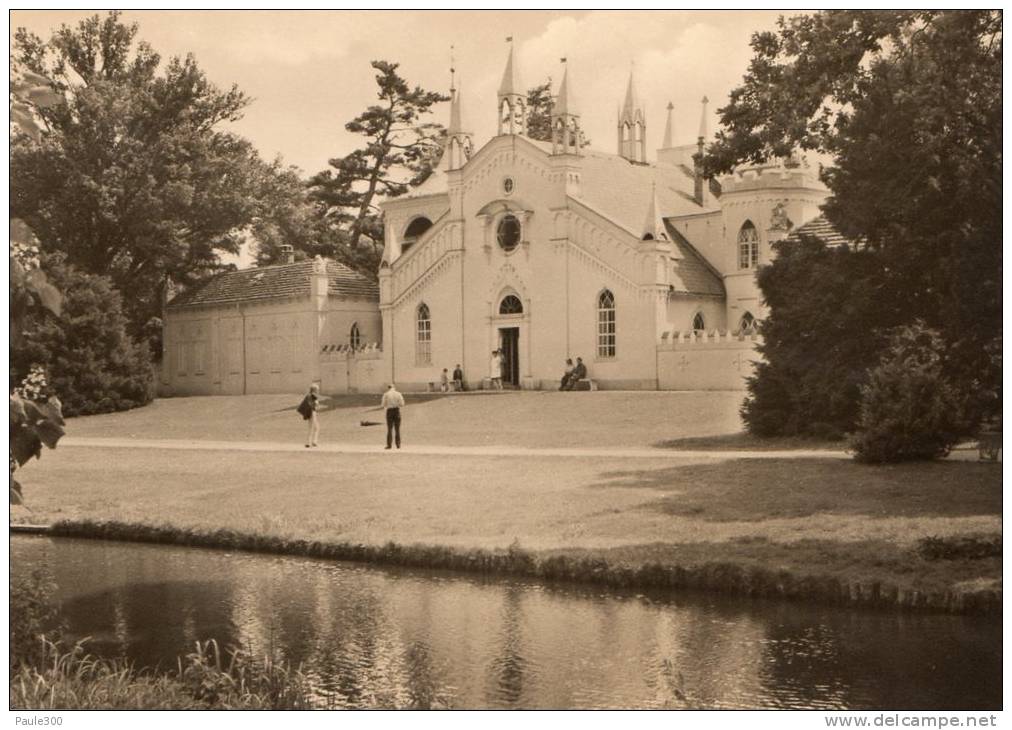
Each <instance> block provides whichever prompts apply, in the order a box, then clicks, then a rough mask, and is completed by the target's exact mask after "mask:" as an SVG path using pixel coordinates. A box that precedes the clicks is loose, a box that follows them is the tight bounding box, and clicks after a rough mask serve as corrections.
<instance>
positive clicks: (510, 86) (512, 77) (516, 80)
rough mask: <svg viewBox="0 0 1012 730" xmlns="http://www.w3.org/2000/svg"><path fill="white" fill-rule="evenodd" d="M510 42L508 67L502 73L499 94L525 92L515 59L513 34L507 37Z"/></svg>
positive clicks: (506, 94)
mask: <svg viewBox="0 0 1012 730" xmlns="http://www.w3.org/2000/svg"><path fill="white" fill-rule="evenodd" d="M506 40H507V41H508V42H509V44H510V54H509V57H508V58H507V59H506V69H505V70H504V71H503V74H502V82H501V83H500V84H499V96H500V97H502V96H508V95H513V94H523V93H524V90H523V86H521V85H520V70H519V69H518V68H517V65H516V63H514V61H513V36H510V37H509V38H507V39H506Z"/></svg>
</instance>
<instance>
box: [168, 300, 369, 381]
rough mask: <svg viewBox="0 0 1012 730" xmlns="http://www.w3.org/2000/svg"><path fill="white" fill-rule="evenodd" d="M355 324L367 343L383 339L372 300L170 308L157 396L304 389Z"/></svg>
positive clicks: (315, 379)
mask: <svg viewBox="0 0 1012 730" xmlns="http://www.w3.org/2000/svg"><path fill="white" fill-rule="evenodd" d="M355 322H357V323H358V326H359V331H360V333H361V336H362V343H363V345H368V344H373V345H376V344H378V343H380V342H381V341H382V337H383V333H382V324H381V320H380V314H379V311H378V310H377V307H376V303H375V302H370V301H368V300H360V299H344V298H338V297H327V298H326V300H325V301H324V302H323V304H322V307H320V308H317V306H315V305H314V301H313V298H311V297H310V298H302V299H295V300H284V301H272V302H267V303H246V304H242V305H232V306H221V307H194V308H184V309H178V310H169V311H168V312H167V313H166V316H165V329H164V343H163V347H164V351H163V360H162V373H161V380H160V387H159V392H160V393H161V394H162V395H241V394H243V393H298V392H302V391H304V390H305V389H306V388H307V387H308V386H309V384H310V383H312V382H315V381H318V380H319V379H320V377H321V372H320V358H319V353H320V351H321V349H322V347H323V346H324V345H330V346H334V345H347V344H348V337H349V334H350V331H351V325H352V323H355ZM369 377H370V378H371V376H369ZM384 377H385V376H384ZM368 382H370V383H371V379H370V380H369V381H368Z"/></svg>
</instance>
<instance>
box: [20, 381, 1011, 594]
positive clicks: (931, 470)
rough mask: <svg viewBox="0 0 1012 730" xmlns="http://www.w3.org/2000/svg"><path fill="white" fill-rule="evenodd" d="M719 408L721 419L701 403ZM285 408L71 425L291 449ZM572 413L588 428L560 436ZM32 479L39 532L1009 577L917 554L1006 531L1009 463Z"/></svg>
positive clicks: (111, 472) (923, 584) (414, 457)
mask: <svg viewBox="0 0 1012 730" xmlns="http://www.w3.org/2000/svg"><path fill="white" fill-rule="evenodd" d="M643 395H647V396H649V397H641V396H643ZM599 396H604V397H600V398H599ZM623 396H627V397H623ZM731 396H733V397H731ZM739 397H740V396H738V395H734V394H697V393H692V394H656V393H651V394H619V393H587V394H568V393H567V394H560V393H522V394H518V393H512V394H506V395H501V396H500V395H495V396H483V395H476V396H449V397H447V396H442V397H436V398H429V399H428V400H425V401H422V400H415V399H412V400H413V402H412V401H409V406H408V407H407V409H406V411H405V438H406V439H407V442H408V444H411V443H431V444H454V443H459V442H463V443H469V444H490V443H491V444H495V443H500V444H508V445H522V446H529V447H531V448H536V447H537V446H557V445H566V446H582V447H595V446H597V447H601V446H618V445H628V446H645V445H649V444H651V443H656V442H657V441H658V436H659V435H661V434H663V433H667V434H669V435H671V436H672V437H673V438H689V434H690V433H691V432H692V431H693V430H694V429H699V430H700V431H704V432H705V431H710V432H712V433H714V434H715V435H719V434H720V433H721V431H723V433H724V434H725V435H730V434H734V433H736V432H737V431H738V430H740V423H739V422H738V421H737V415H736V414H737V404H736V402H734V401H735V400H736V399H737V398H739ZM708 398H710V399H711V400H712V402H713V404H714V407H713V408H712V409H707V408H706V402H707V399H708ZM292 400H293V398H292V397H285V396H262V397H249V398H245V399H230V398H185V399H173V400H169V401H159V402H157V403H156V404H155V405H154V406H152V407H150V408H147V409H139V410H137V411H132V412H127V413H122V414H113V415H109V416H95V417H90V418H80V419H73V420H71V421H70V422H69V423H68V433H69V434H71V435H73V436H91V437H96V436H109V437H112V436H117V437H131V436H132V437H135V438H211V439H215V440H246V439H248V440H251V441H261V440H270V439H280V440H288V441H292V440H294V441H295V442H296V443H297V442H298V441H299V440H301V438H302V427H301V422H300V421H299V420H298V418H297V417H296V416H295V415H294V414H293V413H292V412H290V409H291V407H293V406H292V404H291V403H290V401H292ZM363 407H370V401H369V400H368V399H365V398H362V399H360V400H356V399H351V398H349V399H347V400H344V401H336V402H335V403H334V407H333V408H332V410H329V411H327V412H326V413H325V414H324V422H323V424H324V425H323V439H324V440H325V441H326V440H327V439H328V438H330V439H333V440H335V441H352V442H355V443H377V442H378V440H381V439H382V435H383V432H382V430H381V429H379V428H362V427H360V426H358V425H357V423H358V420H359V419H360V418H362V417H363V415H362V410H363ZM542 411H543V412H544V413H545V414H546V415H544V417H542V416H540V415H539V414H540V413H541V412H542ZM693 414H696V415H695V417H696V418H697V419H698V420H697V422H694V421H693V418H694V416H693ZM524 420H526V422H527V424H528V426H527V428H526V429H525V428H522V427H521V424H520V422H522V421H524ZM569 421H572V422H573V423H579V424H581V425H580V426H579V427H575V426H574V427H572V428H567V427H565V424H566V423H567V422H569ZM497 423H505V424H506V425H505V426H503V427H502V428H498V427H497V426H496V424H497ZM293 424H294V425H293ZM345 434H347V435H348V436H349V437H348V438H347V439H346V438H345V437H344V436H345ZM282 437H284V438H283V439H282ZM356 438H358V439H362V441H355V440H354V439H356ZM365 439H368V440H369V441H366V440H365ZM733 448H735V449H740V448H741V446H740V445H739V444H737V443H736V444H735V446H734V447H733ZM781 448H782V447H781ZM806 448H809V447H806ZM20 476H21V477H22V483H23V484H24V489H25V495H26V498H27V500H28V507H29V508H30V510H31V511H28V510H26V509H22V508H14V510H13V512H12V519H13V520H14V521H19V522H27V523H48V522H53V521H57V520H91V521H118V522H124V523H133V524H141V525H149V526H151V525H154V526H165V525H168V526H172V527H175V528H178V529H180V530H188V531H194V532H197V533H211V532H214V531H215V530H217V529H219V528H225V529H229V530H234V531H238V532H243V533H248V534H255V535H264V536H270V537H275V538H283V539H290V540H317V541H323V542H333V543H338V542H340V543H354V544H367V545H383V544H384V543H386V542H389V541H393V542H396V543H398V544H401V545H414V544H418V545H430V546H431V545H437V546H445V547H448V548H452V549H456V550H470V549H485V550H499V549H505V548H507V547H509V546H511V545H513V546H514V547H516V546H519V547H521V548H523V549H524V550H527V551H530V552H532V553H534V554H536V555H540V556H551V555H559V554H565V555H570V556H577V557H579V556H588V557H594V558H604V559H606V560H608V561H609V562H612V563H621V564H623V565H633V566H635V565H642V564H644V563H646V562H659V563H661V564H668V565H681V566H689V565H701V564H705V563H715V562H716V563H731V564H734V565H739V566H746V567H749V566H754V567H761V568H764V569H768V570H784V571H788V572H791V573H792V574H795V575H801V576H835V577H838V578H842V579H846V580H855V581H871V582H885V583H888V584H890V585H892V586H896V587H899V588H901V589H917V590H923V591H943V592H944V591H951V590H958V588H959V587H960V586H967V585H988V586H992V587H993V586H994V585H995V584H996V583H997V584H998V585H1000V583H999V581H1000V576H1001V562H1000V559H998V558H985V559H976V560H969V559H957V560H928V559H926V558H924V557H922V556H921V555H920V554H919V552H918V544H919V541H921V540H922V539H924V538H927V537H941V538H957V537H959V536H966V535H992V536H993V535H996V534H1000V532H1001V467H1000V465H998V464H983V463H975V462H938V463H926V464H907V465H897V466H886V467H872V466H865V465H860V464H857V463H853V462H849V461H846V460H840V459H834V458H826V459H821V458H814V459H788V458H764V459H758V458H757V459H747V458H730V457H727V458H724V457H719V456H715V455H707V456H705V457H704V455H699V456H696V457H689V456H686V457H683V458H672V456H671V455H670V454H669V455H667V456H666V457H665V458H653V457H639V458H621V459H616V458H600V457H580V458H576V457H558V456H551V457H550V456H539V455H537V453H536V451H535V452H534V453H533V454H532V455H531V456H525V457H523V458H520V457H512V456H495V455H467V456H463V455H460V456H458V455H431V454H419V453H414V454H413V453H411V452H410V451H404V452H397V451H394V452H390V453H387V452H383V451H382V450H380V449H379V446H377V452H376V453H365V454H341V453H335V452H330V453H328V452H322V451H305V452H303V451H301V450H299V451H287V452H281V451H263V452H260V451H245V452H240V451H232V450H227V449H226V450H220V451H206V450H204V451H198V450H168V449H157V448H95V447H86V446H61V447H59V448H58V449H57V450H56V451H46V452H45V453H44V454H43V458H42V460H41V461H38V462H33V463H31V464H29V465H27V467H26V468H25V469H24V471H23V472H21V473H20Z"/></svg>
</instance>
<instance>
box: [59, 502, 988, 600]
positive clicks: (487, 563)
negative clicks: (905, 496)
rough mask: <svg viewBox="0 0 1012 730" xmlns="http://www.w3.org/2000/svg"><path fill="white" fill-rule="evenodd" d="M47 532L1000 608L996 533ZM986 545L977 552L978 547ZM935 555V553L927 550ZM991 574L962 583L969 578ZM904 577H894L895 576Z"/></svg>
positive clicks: (99, 526)
mask: <svg viewBox="0 0 1012 730" xmlns="http://www.w3.org/2000/svg"><path fill="white" fill-rule="evenodd" d="M52 534H54V535H58V536H66V537H91V538H101V539H109V540H132V541H141V542H149V543H160V544H169V545H189V546H198V547H207V548H221V549H229V550H244V551H251V552H266V553H275V554H283V555H298V556H306V557H312V558H322V559H329V560H347V561H357V562H366V563H374V564H378V565H394V566H405V567H415V568H430V569H448V570H463V571H469V572H478V573H484V574H493V575H518V576H525V577H530V578H536V579H539V580H547V581H557V580H561V581H575V582H588V583H595V584H599V585H605V586H613V587H623V588H630V587H636V588H662V589H675V590H681V589H693V590H707V591H718V592H722V593H727V594H735V595H742V596H748V597H770V598H786V599H794V600H808V601H819V602H825V603H833V604H843V605H860V606H873V607H892V608H906V609H927V610H937V611H949V612H956V613H985V614H997V613H1000V611H1001V581H1000V575H1001V558H1000V551H1001V542H1000V537H998V538H993V537H989V538H987V539H981V540H972V539H971V540H970V541H969V548H968V549H967V548H965V547H964V546H965V544H966V540H967V538H962V539H963V541H964V542H963V543H953V545H954V546H955V547H954V548H953V550H954V552H953V554H951V555H948V556H947V558H946V559H941V558H938V557H933V555H935V554H936V553H937V552H938V542H937V541H936V542H935V543H933V544H932V546H931V548H930V549H927V548H926V549H924V550H918V551H914V552H912V553H911V552H898V551H897V550H896V548H895V546H893V545H890V544H888V543H878V544H858V545H853V546H849V549H846V547H842V546H840V545H838V544H836V543H829V542H822V543H820V542H818V541H806V542H803V543H797V544H792V545H781V544H774V543H766V542H765V541H744V542H740V543H736V544H734V548H733V550H732V551H731V552H730V553H729V552H728V551H727V550H724V551H722V552H721V558H720V559H714V558H713V556H712V550H711V549H710V548H709V547H708V546H707V545H702V544H683V545H679V544H658V545H642V546H627V547H622V548H616V549H609V550H587V549H566V550H550V551H529V550H525V549H523V548H522V547H520V546H519V545H514V546H511V547H510V548H508V549H505V550H484V549H459V548H452V547H447V546H427V545H401V544H397V543H394V542H388V543H386V544H383V545H367V544H354V543H348V542H327V541H318V540H299V539H290V538H283V537H278V536H272V535H268V534H253V533H244V532H238V531H234V530H228V529H216V530H193V529H180V528H175V527H170V526H152V525H139V524H129V523H120V522H96V521H79V522H69V521H68V522H60V523H57V524H55V525H54V526H53V528H52ZM981 546H983V548H981ZM932 551H934V552H932ZM982 573H984V574H990V575H993V576H994V577H993V578H985V577H978V578H976V579H971V580H966V579H965V578H966V577H967V576H969V575H977V576H980V575H982ZM904 575H905V576H906V579H902V578H900V579H897V578H898V577H901V576H904Z"/></svg>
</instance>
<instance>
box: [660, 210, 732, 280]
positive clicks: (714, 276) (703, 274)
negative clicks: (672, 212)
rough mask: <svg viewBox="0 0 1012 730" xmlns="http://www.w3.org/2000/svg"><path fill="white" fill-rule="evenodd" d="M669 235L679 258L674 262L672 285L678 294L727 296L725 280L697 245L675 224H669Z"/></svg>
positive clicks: (667, 226)
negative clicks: (698, 249) (690, 241)
mask: <svg viewBox="0 0 1012 730" xmlns="http://www.w3.org/2000/svg"><path fill="white" fill-rule="evenodd" d="M665 227H666V228H667V229H668V236H669V237H670V238H671V243H672V244H673V245H674V247H675V254H676V256H677V258H676V259H675V261H674V262H673V272H672V273H673V281H672V286H673V287H674V292H675V293H677V294H700V295H703V296H715V297H723V296H725V291H724V281H723V279H722V278H721V276H720V274H718V273H717V271H716V270H715V269H714V268H713V267H712V266H710V264H708V263H707V262H706V259H704V258H703V257H702V256H701V255H700V254H699V252H698V251H696V249H695V247H694V246H693V245H692V244H691V243H689V242H688V241H687V240H686V239H685V237H684V236H682V234H681V233H679V232H678V231H677V230H676V229H675V227H674V226H672V225H670V224H667V225H665Z"/></svg>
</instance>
